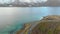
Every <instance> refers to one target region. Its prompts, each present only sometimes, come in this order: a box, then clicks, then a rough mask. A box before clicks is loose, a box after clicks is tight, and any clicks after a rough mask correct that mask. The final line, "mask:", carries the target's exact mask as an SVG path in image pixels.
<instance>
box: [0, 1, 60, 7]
mask: <svg viewBox="0 0 60 34" xmlns="http://www.w3.org/2000/svg"><path fill="white" fill-rule="evenodd" d="M41 6H60V2H59V1H47V2H31V3H28V2H17V3H14V2H13V3H8V4H7V3H4V4H0V7H41Z"/></svg>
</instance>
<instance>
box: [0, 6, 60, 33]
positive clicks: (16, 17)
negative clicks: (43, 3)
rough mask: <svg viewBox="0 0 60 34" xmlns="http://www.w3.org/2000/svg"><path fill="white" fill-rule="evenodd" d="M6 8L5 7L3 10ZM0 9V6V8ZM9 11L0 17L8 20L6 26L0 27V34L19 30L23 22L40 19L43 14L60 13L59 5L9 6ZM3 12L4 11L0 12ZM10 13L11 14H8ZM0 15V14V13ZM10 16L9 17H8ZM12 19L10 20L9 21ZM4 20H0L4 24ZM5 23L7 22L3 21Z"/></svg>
mask: <svg viewBox="0 0 60 34" xmlns="http://www.w3.org/2000/svg"><path fill="white" fill-rule="evenodd" d="M7 9H8V8H6V9H5V11H8V10H7ZM0 10H1V8H0ZM9 10H10V13H8V14H9V15H7V16H6V15H5V14H6V13H5V14H4V15H5V16H6V17H5V16H4V15H3V16H2V17H0V18H1V19H3V18H4V19H5V20H6V21H5V20H4V19H3V20H2V21H4V22H7V21H8V20H9V21H8V22H9V24H8V25H7V26H4V27H1V28H0V34H10V33H13V32H14V33H15V32H16V31H17V30H20V29H21V28H23V26H24V25H23V24H25V23H27V22H31V21H36V20H40V19H41V18H42V17H43V16H47V15H60V7H26V8H25V7H23V8H21V7H20V8H15V9H14V8H13V9H12V8H10V9H9ZM13 11H14V12H13ZM2 13H4V12H2ZM10 14H11V15H10ZM0 16H1V14H0ZM11 16H12V17H11ZM10 17H11V18H10ZM11 20H12V21H11ZM4 22H2V23H3V24H4ZM5 24H7V23H5Z"/></svg>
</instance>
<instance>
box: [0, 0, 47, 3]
mask: <svg viewBox="0 0 60 34" xmlns="http://www.w3.org/2000/svg"><path fill="white" fill-rule="evenodd" d="M10 1H11V0H0V2H1V3H8V2H9V3H10ZM13 1H14V0H12V2H13ZM20 1H21V2H36V1H39V2H40V1H44V2H45V1H47V0H20Z"/></svg>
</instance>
